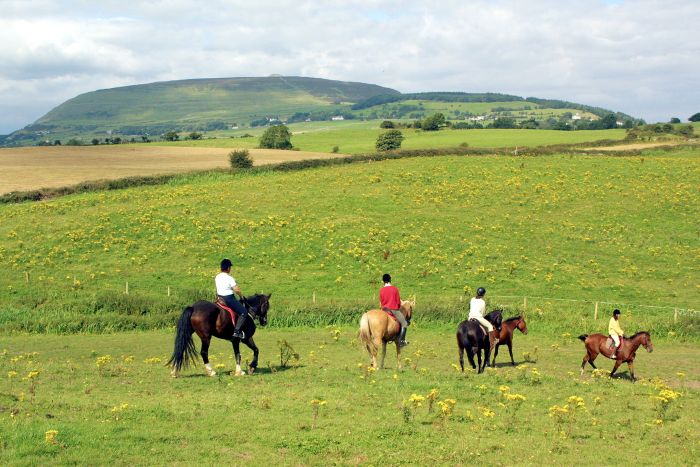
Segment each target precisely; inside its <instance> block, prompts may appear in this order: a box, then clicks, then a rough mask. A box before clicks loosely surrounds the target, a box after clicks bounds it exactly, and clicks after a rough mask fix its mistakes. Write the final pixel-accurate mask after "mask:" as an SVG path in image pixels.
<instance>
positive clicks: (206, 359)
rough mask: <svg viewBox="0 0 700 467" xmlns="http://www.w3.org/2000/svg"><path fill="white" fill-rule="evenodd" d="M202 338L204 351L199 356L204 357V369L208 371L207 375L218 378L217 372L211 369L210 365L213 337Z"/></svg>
mask: <svg viewBox="0 0 700 467" xmlns="http://www.w3.org/2000/svg"><path fill="white" fill-rule="evenodd" d="M200 337H201V339H202V350H201V351H200V352H199V354H200V355H201V356H202V360H204V368H205V369H206V370H207V375H209V376H216V371H214V369H213V368H212V367H211V363H209V344H210V343H211V337H209V336H205V337H202V336H200Z"/></svg>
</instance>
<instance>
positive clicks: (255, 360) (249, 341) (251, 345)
mask: <svg viewBox="0 0 700 467" xmlns="http://www.w3.org/2000/svg"><path fill="white" fill-rule="evenodd" d="M243 343H244V344H245V345H247V346H248V347H249V348H250V349H251V350H252V351H253V361H252V362H250V365H248V373H249V374H251V375H252V374H253V373H255V369H256V368H257V367H258V353H259V349H258V346H257V345H255V341H254V340H253V338H252V337H249V338H248V339H246V340H244V341H243Z"/></svg>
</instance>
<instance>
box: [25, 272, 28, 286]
mask: <svg viewBox="0 0 700 467" xmlns="http://www.w3.org/2000/svg"><path fill="white" fill-rule="evenodd" d="M24 281H25V282H26V283H27V284H29V273H28V272H27V271H24Z"/></svg>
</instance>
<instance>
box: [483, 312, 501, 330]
mask: <svg viewBox="0 0 700 467" xmlns="http://www.w3.org/2000/svg"><path fill="white" fill-rule="evenodd" d="M484 318H486V321H488V322H490V323H491V324H493V327H495V328H496V329H497V330H498V331H500V330H501V325H502V324H503V310H493V311H492V312H491V313H489V314H487V315H486V316H484Z"/></svg>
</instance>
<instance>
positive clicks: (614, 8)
mask: <svg viewBox="0 0 700 467" xmlns="http://www.w3.org/2000/svg"><path fill="white" fill-rule="evenodd" d="M2 10H3V15H2V17H0V115H1V116H0V133H3V132H9V131H11V130H14V129H17V128H19V127H22V126H24V125H26V124H28V123H30V122H31V121H33V120H35V119H36V118H38V117H40V116H41V115H42V114H44V113H45V112H47V111H48V110H50V109H51V108H52V107H53V106H55V105H57V104H59V103H61V102H62V101H64V100H66V99H68V98H71V97H74V96H75V95H77V94H79V93H82V92H88V91H92V90H94V89H98V88H105V87H112V86H119V85H125V84H137V83H144V82H152V81H159V80H168V79H186V78H194V77H225V76H266V75H269V74H271V73H280V74H287V75H301V76H314V77H322V78H329V79H339V80H348V81H364V82H368V83H375V84H380V85H383V86H389V87H393V88H395V89H398V90H400V91H404V92H409V91H432V90H453V91H466V92H483V91H492V92H504V93H511V94H517V95H522V96H537V97H549V98H559V99H566V100H571V101H576V102H582V103H586V104H590V105H597V106H602V107H607V108H611V109H614V110H621V111H624V112H627V113H630V114H632V115H635V116H640V117H643V118H645V119H647V120H650V121H656V120H667V119H668V118H670V117H672V116H678V117H681V118H686V117H687V116H689V115H691V114H692V113H695V112H697V111H698V110H700V109H698V108H697V106H698V105H700V98H699V93H698V90H697V86H696V85H695V81H696V77H697V76H698V75H699V74H700V61H699V60H697V57H698V56H700V41H698V40H697V38H696V36H697V33H696V32H695V29H696V25H697V24H698V23H699V22H700V21H698V20H700V3H698V2H687V1H681V0H671V1H663V2H661V1H655V0H642V1H636V2H621V1H613V2H611V1H602V0H601V1H598V2H597V1H587V2H560V1H554V0H541V1H528V2H520V1H516V0H501V1H487V0H481V1H457V0H448V1H443V2H438V3H433V4H430V3H426V2H416V1H410V0H409V1H404V2H397V1H379V0H375V1H369V0H368V1H359V0H355V1H341V0H335V1H324V2H309V1H301V2H300V1H296V2H293V1H288V0H284V1H270V0H268V1H261V2H257V3H255V4H254V5H253V4H251V3H250V2H247V1H246V2H243V1H225V0H216V1H210V2H206V3H202V2H195V1H190V0H168V1H153V0H151V1H132V2H128V3H125V2H123V1H119V2H117V1H112V0H109V1H97V2H95V1H68V0H66V1H7V0H5V1H3V2H2Z"/></svg>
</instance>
